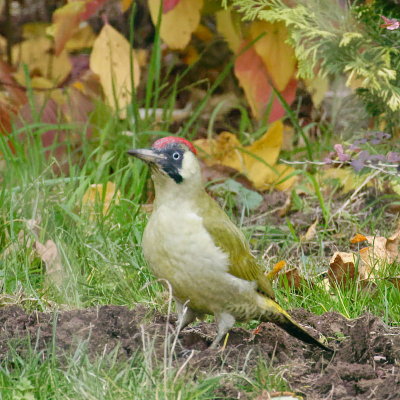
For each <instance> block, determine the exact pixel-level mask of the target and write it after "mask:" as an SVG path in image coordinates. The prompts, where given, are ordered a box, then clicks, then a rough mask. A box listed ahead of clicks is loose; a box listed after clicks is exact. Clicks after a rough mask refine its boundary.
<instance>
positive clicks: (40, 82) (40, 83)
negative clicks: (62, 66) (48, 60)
mask: <svg viewBox="0 0 400 400" xmlns="http://www.w3.org/2000/svg"><path fill="white" fill-rule="evenodd" d="M31 86H32V87H33V88H34V89H52V88H54V84H53V82H52V81H50V80H48V79H46V78H43V77H42V76H34V77H33V78H32V79H31Z"/></svg>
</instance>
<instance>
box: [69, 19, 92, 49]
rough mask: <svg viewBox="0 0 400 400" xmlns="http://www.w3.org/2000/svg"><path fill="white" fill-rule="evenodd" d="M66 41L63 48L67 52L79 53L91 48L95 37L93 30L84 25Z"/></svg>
mask: <svg viewBox="0 0 400 400" xmlns="http://www.w3.org/2000/svg"><path fill="white" fill-rule="evenodd" d="M82 24H83V26H81V27H80V28H79V29H78V30H77V31H75V33H74V34H73V35H72V36H71V38H70V39H68V41H67V43H66V44H65V48H66V49H67V50H68V51H69V52H74V51H79V50H83V49H87V48H90V47H93V43H94V41H95V40H96V35H95V33H94V32H93V28H92V27H91V26H90V25H89V24H87V23H86V22H85V23H82Z"/></svg>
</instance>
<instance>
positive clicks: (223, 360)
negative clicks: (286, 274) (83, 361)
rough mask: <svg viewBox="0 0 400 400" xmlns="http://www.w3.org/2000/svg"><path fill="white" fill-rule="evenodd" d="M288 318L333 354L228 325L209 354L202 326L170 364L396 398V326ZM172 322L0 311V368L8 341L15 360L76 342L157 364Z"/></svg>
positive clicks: (137, 313) (334, 394)
mask: <svg viewBox="0 0 400 400" xmlns="http://www.w3.org/2000/svg"><path fill="white" fill-rule="evenodd" d="M292 315H293V316H294V317H295V318H296V319H297V320H298V321H300V322H301V323H302V324H303V325H305V326H306V327H307V329H308V330H309V331H310V332H311V333H313V334H315V335H318V332H320V333H321V334H322V335H324V336H325V337H327V338H328V341H329V345H330V346H331V347H333V348H334V349H335V354H334V355H333V356H332V355H330V354H327V353H326V352H324V351H323V350H320V349H318V348H315V347H312V346H309V345H305V344H303V343H302V342H300V341H298V340H297V339H295V338H292V337H291V336H289V335H288V334H287V333H286V332H284V331H283V330H281V329H280V328H278V327H276V326H275V325H273V324H269V323H267V324H262V325H261V326H260V327H259V329H258V330H257V331H258V332H257V333H256V334H254V333H253V332H251V331H249V330H246V329H243V328H235V329H233V330H232V331H231V333H230V335H229V338H228V342H227V345H226V348H225V349H224V350H223V351H212V350H209V349H208V346H209V344H210V343H211V340H212V337H213V336H214V335H215V332H216V330H215V326H214V324H208V323H204V322H203V323H200V324H199V325H196V326H194V327H192V328H186V329H185V330H184V331H183V332H182V333H181V334H180V336H179V340H178V343H177V347H176V360H175V362H176V365H177V367H179V365H181V364H182V363H183V362H188V368H189V369H192V370H193V371H197V372H198V373H201V372H206V373H208V374H210V373H212V372H210V371H221V370H222V371H226V372H232V371H235V370H237V369H238V367H239V368H242V367H243V366H244V365H246V371H247V372H248V373H251V371H253V370H254V369H255V368H256V366H257V365H258V363H259V362H260V360H261V359H264V360H265V361H266V363H267V365H272V366H273V368H276V369H277V370H280V371H284V372H283V377H284V378H285V379H286V380H287V382H288V383H289V385H290V387H291V390H293V391H294V392H296V393H299V394H302V395H304V396H305V398H306V399H340V400H350V399H379V400H382V399H387V400H389V399H390V400H398V399H400V328H393V327H388V326H387V325H385V324H384V323H383V322H382V320H381V319H380V318H378V317H376V316H373V315H370V314H364V315H362V316H361V317H360V318H357V319H354V320H347V319H346V318H344V317H343V316H342V315H340V314H337V313H333V312H331V313H326V314H324V315H321V316H317V315H314V314H312V313H309V312H307V311H305V310H303V309H296V310H293V311H292ZM174 322H175V317H174V316H171V317H170V319H169V320H168V318H167V317H166V316H164V315H160V314H158V313H155V312H153V311H150V310H149V309H147V308H146V307H144V306H137V307H136V308H135V309H133V310H130V309H128V308H126V307H122V306H113V305H108V306H101V307H96V308H89V309H81V310H71V311H60V312H57V313H43V312H33V313H27V312H26V311H24V310H23V309H22V308H20V307H17V306H9V307H4V308H1V309H0V363H1V362H4V361H6V359H7V354H8V351H9V344H10V342H12V344H13V347H14V348H15V347H16V348H17V349H18V352H20V353H21V355H23V353H24V352H25V351H26V349H27V341H30V342H31V344H32V345H35V346H37V347H38V350H43V352H44V354H46V352H47V351H48V349H49V348H50V347H51V346H50V345H51V343H52V341H53V340H54V339H55V348H56V351H57V352H58V354H59V355H60V357H63V356H64V355H66V354H68V353H71V352H73V351H74V349H75V348H76V346H77V345H78V344H79V343H80V342H82V340H84V341H86V343H87V348H88V351H89V354H90V356H91V357H95V356H96V354H100V353H103V352H104V351H105V349H106V350H107V351H110V350H112V349H114V348H115V347H116V346H119V347H118V349H119V350H118V351H119V352H120V356H121V357H129V356H130V355H132V354H134V353H136V352H137V351H141V350H142V349H143V347H144V342H146V343H147V345H148V343H152V346H154V351H155V352H156V354H157V355H158V357H159V358H160V359H161V358H162V357H163V354H164V343H165V336H166V332H168V335H169V334H171V337H172V338H173V332H174ZM190 350H195V352H193V354H192V352H191V351H190ZM188 357H190V360H188ZM197 372H196V373H197ZM266 389H268V388H266ZM215 398H216V399H219V398H225V399H227V398H230V399H233V398H241V399H243V398H251V397H248V394H246V393H245V392H243V391H240V390H239V389H235V388H234V387H232V386H230V385H228V386H227V387H226V388H224V387H221V393H220V394H216V397H215Z"/></svg>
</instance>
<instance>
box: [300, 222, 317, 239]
mask: <svg viewBox="0 0 400 400" xmlns="http://www.w3.org/2000/svg"><path fill="white" fill-rule="evenodd" d="M317 225H318V218H317V219H316V220H315V221H314V222H313V223H312V224H311V225H310V226H309V228H308V229H307V232H306V233H305V234H304V235H301V236H300V241H301V242H310V241H311V240H313V239H314V238H315V235H316V234H317Z"/></svg>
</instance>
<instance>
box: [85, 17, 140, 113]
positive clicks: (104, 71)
mask: <svg viewBox="0 0 400 400" xmlns="http://www.w3.org/2000/svg"><path fill="white" fill-rule="evenodd" d="M131 57H132V59H133V80H134V82H133V83H134V86H135V87H137V85H138V84H139V79H140V67H139V63H138V60H137V58H136V56H135V52H134V51H133V50H131V46H130V44H129V42H128V41H127V40H126V39H125V38H124V37H123V36H122V35H121V34H120V33H119V32H117V31H116V30H115V29H114V28H113V27H112V26H111V25H109V24H106V25H104V27H103V29H102V30H101V32H100V35H99V36H98V37H97V39H96V40H95V42H94V45H93V50H92V54H91V55H90V69H91V70H92V71H93V72H94V73H95V74H97V75H98V76H99V78H100V83H101V86H102V87H103V91H104V95H105V97H106V101H107V103H108V104H109V105H110V106H111V107H113V108H114V109H115V110H120V111H121V112H122V115H121V117H124V116H125V114H124V112H125V108H126V106H127V105H128V104H130V102H131V90H132V76H131V67H130V58H131Z"/></svg>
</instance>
